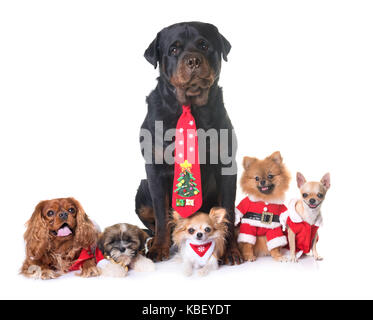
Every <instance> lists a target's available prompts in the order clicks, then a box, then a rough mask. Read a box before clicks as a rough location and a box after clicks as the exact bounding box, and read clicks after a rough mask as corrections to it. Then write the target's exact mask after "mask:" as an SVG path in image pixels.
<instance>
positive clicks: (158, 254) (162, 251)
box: [147, 241, 170, 262]
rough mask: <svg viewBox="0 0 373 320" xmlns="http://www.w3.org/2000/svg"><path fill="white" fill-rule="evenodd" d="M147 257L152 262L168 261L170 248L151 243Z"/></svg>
mask: <svg viewBox="0 0 373 320" xmlns="http://www.w3.org/2000/svg"><path fill="white" fill-rule="evenodd" d="M147 257H148V258H149V259H151V260H153V261H154V262H159V261H165V260H168V259H169V257H170V247H169V246H168V245H164V244H163V245H161V244H159V243H157V242H155V241H153V243H152V246H151V247H150V248H149V251H148V253H147Z"/></svg>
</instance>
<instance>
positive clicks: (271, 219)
mask: <svg viewBox="0 0 373 320" xmlns="http://www.w3.org/2000/svg"><path fill="white" fill-rule="evenodd" d="M243 168H244V172H243V174H242V177H241V188H242V191H243V192H244V193H245V194H246V195H247V197H246V198H244V199H243V200H242V201H241V202H240V204H239V205H238V206H237V208H236V220H235V225H236V226H239V234H238V240H237V241H238V243H239V248H240V250H241V253H242V256H243V258H244V259H245V260H246V261H255V260H256V257H257V256H264V255H271V256H272V257H273V258H274V259H275V260H276V261H280V262H282V261H286V258H285V257H284V256H283V255H282V253H281V247H283V246H285V245H286V244H287V237H286V236H285V234H284V233H283V230H282V226H281V223H280V215H281V214H282V213H284V212H286V211H287V208H286V206H285V205H284V201H285V193H286V191H287V190H288V188H289V183H290V174H289V172H288V170H287V168H286V167H285V165H284V164H283V160H282V156H281V154H280V152H278V151H277V152H274V153H273V154H271V155H270V156H268V157H267V158H265V159H264V160H259V159H257V158H252V157H244V159H243Z"/></svg>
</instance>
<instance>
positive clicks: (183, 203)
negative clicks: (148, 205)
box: [172, 106, 202, 218]
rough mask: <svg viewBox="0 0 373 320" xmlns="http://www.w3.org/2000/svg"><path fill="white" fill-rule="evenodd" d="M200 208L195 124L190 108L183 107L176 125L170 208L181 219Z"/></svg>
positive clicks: (200, 198)
mask: <svg viewBox="0 0 373 320" xmlns="http://www.w3.org/2000/svg"><path fill="white" fill-rule="evenodd" d="M201 206H202V190H201V172H200V168H199V159H198V137H197V130H196V123H195V120H194V117H193V116H192V113H191V112H190V106H183V113H182V114H181V116H180V118H179V120H178V122H177V125H176V135H175V171H174V192H173V196H172V207H173V208H174V209H175V210H176V211H177V212H178V213H179V214H180V215H181V216H182V217H183V218H187V217H189V216H190V215H192V214H193V213H195V212H196V211H197V210H198V209H199V208H200V207H201Z"/></svg>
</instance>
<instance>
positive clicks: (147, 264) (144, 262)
mask: <svg viewBox="0 0 373 320" xmlns="http://www.w3.org/2000/svg"><path fill="white" fill-rule="evenodd" d="M131 266H132V268H133V269H134V270H135V271H137V272H151V271H155V264H154V262H153V261H152V260H150V259H148V258H146V257H144V256H141V255H139V256H138V257H137V259H136V261H135V262H134V263H133V264H131Z"/></svg>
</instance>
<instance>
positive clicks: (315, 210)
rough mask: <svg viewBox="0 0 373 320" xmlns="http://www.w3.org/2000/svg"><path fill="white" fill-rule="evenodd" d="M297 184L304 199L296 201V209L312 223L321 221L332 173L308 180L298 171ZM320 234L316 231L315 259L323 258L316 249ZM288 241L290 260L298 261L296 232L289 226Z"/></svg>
mask: <svg viewBox="0 0 373 320" xmlns="http://www.w3.org/2000/svg"><path fill="white" fill-rule="evenodd" d="M297 185H298V188H299V189H300V193H301V195H302V199H299V200H298V201H297V202H296V205H295V210H296V212H297V213H298V214H299V216H300V217H301V218H302V219H303V221H306V222H307V223H309V224H310V225H314V224H315V222H316V221H317V220H319V221H321V219H322V217H321V205H322V203H323V201H324V199H325V196H326V192H327V191H328V190H329V188H330V174H329V173H327V174H325V175H324V176H323V177H322V178H321V181H320V182H311V181H310V182H307V181H306V178H305V177H304V176H303V175H302V174H301V173H300V172H297ZM317 238H318V234H317V233H316V235H315V238H314V241H313V244H312V255H313V257H314V259H315V260H322V257H320V256H319V254H318V253H317V249H316V243H317ZM288 241H289V248H290V261H291V262H297V258H296V252H295V251H296V244H295V234H294V232H292V231H291V229H290V228H288Z"/></svg>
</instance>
